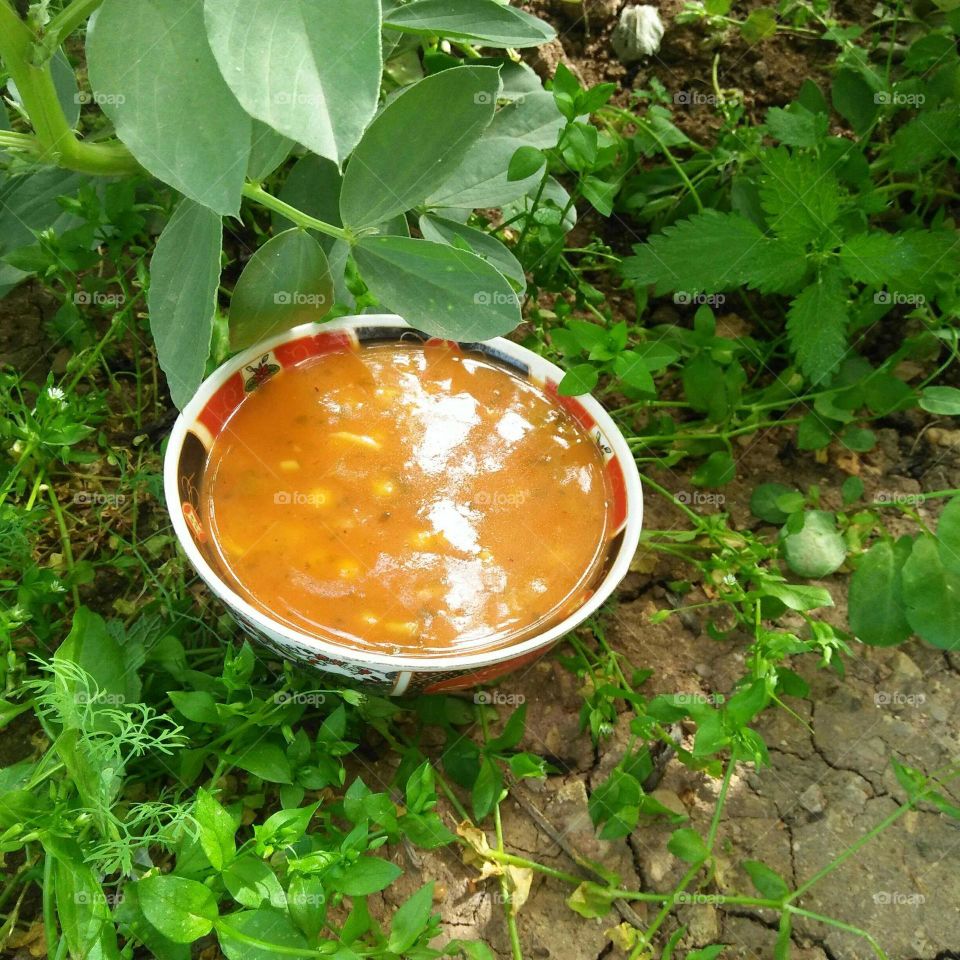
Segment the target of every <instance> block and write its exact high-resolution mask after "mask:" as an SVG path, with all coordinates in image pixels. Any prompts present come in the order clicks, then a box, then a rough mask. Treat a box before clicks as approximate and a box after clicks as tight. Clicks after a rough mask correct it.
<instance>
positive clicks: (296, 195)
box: [272, 155, 343, 251]
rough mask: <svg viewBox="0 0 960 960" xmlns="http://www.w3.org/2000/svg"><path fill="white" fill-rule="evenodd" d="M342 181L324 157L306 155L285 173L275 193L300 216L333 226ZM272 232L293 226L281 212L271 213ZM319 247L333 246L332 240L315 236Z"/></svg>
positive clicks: (338, 208)
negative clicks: (299, 211) (299, 212)
mask: <svg viewBox="0 0 960 960" xmlns="http://www.w3.org/2000/svg"><path fill="white" fill-rule="evenodd" d="M342 182H343V178H342V176H341V175H340V171H339V170H338V169H337V165H336V164H335V163H334V162H333V161H332V160H327V159H325V158H324V157H317V156H313V155H309V156H306V157H301V158H300V159H299V160H298V161H297V162H296V163H295V164H294V165H293V167H292V169H291V170H290V172H289V173H288V174H287V179H286V180H285V181H284V182H283V186H282V187H281V188H280V192H279V194H278V196H279V198H280V199H281V200H282V201H283V202H284V203H289V204H290V206H291V207H296V208H297V209H298V210H301V211H302V212H303V213H306V214H308V215H309V216H311V217H315V218H316V219H317V220H323V221H324V223H329V224H332V225H333V226H335V227H339V226H341V222H340V185H341V183H342ZM272 222H273V232H274V233H280V232H281V231H282V230H287V229H289V228H290V227H292V226H294V224H293V223H292V222H291V221H290V220H288V219H287V218H286V217H285V216H284V215H283V214H282V213H274V214H273V218H272ZM317 239H318V240H319V241H320V245H321V246H322V247H323V248H324V249H325V250H327V251H329V249H330V247H331V246H332V244H333V242H334V241H333V238H332V237H329V236H327V235H326V234H318V235H317Z"/></svg>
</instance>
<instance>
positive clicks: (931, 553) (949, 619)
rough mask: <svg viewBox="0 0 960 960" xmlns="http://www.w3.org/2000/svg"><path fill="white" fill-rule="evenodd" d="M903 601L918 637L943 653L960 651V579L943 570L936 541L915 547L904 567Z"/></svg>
mask: <svg viewBox="0 0 960 960" xmlns="http://www.w3.org/2000/svg"><path fill="white" fill-rule="evenodd" d="M903 597H904V602H905V603H906V607H907V620H908V621H909V623H910V626H911V627H913V629H914V632H915V633H917V634H918V635H919V636H921V637H922V638H923V639H924V640H926V641H927V643H932V644H933V646H935V647H940V649H941V650H956V649H958V648H960V576H958V575H957V574H955V573H953V572H952V571H950V570H948V569H947V568H946V567H945V566H944V564H943V558H942V557H941V555H940V551H939V549H938V545H937V541H936V539H935V538H934V537H930V536H921V537H919V538H918V539H917V541H916V543H914V545H913V551H912V552H911V553H910V556H909V558H908V559H907V562H906V563H905V564H904V565H903Z"/></svg>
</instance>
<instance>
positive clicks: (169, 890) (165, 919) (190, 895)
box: [137, 875, 218, 943]
mask: <svg viewBox="0 0 960 960" xmlns="http://www.w3.org/2000/svg"><path fill="white" fill-rule="evenodd" d="M137 893H138V895H139V897H140V909H141V910H142V911H143V915H144V916H145V917H146V918H147V919H148V920H149V921H150V923H152V924H153V925H154V926H155V927H156V928H157V930H159V931H160V933H162V934H163V935H164V936H165V937H168V938H169V939H170V940H172V941H173V942H174V943H193V941H194V940H198V939H199V938H200V937H202V936H205V935H206V934H208V933H209V932H210V931H211V930H212V929H213V924H214V922H215V921H216V919H217V915H218V912H217V901H216V898H215V897H214V895H213V891H212V890H210V889H209V887H205V886H204V885H203V884H202V883H198V882H197V881H196V880H187V879H186V878H185V877H174V876H169V875H166V876H164V875H158V876H153V877H146V878H145V879H143V880H141V881H139V882H138V883H137Z"/></svg>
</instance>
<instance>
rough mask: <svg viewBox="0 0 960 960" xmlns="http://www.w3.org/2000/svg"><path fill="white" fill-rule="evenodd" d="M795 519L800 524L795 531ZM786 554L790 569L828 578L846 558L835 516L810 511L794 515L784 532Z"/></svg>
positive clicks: (800, 573) (803, 575)
mask: <svg viewBox="0 0 960 960" xmlns="http://www.w3.org/2000/svg"><path fill="white" fill-rule="evenodd" d="M793 520H797V521H799V523H798V524H797V527H796V529H791V528H792V527H793ZM781 536H782V538H783V555H784V558H785V559H786V561H787V565H788V566H789V567H790V569H791V570H792V571H793V572H794V573H796V574H799V575H800V576H801V577H825V576H827V575H828V574H831V573H833V572H834V571H835V570H837V569H838V568H839V567H840V565H841V564H842V563H843V561H844V560H845V559H846V557H847V547H846V544H845V543H844V542H843V537H841V536H840V534H839V532H838V531H837V525H836V521H835V520H834V517H833V514H832V513H827V512H826V511H825V510H808V511H806V513H804V514H802V515H795V516H794V518H793V519H792V520H791V521H790V522H788V524H787V526H786V527H784V528H783V531H782V532H781Z"/></svg>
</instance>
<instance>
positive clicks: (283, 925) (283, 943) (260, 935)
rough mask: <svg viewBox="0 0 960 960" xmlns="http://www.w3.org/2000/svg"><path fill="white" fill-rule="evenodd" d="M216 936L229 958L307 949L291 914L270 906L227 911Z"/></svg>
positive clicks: (260, 958)
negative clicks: (233, 911)
mask: <svg viewBox="0 0 960 960" xmlns="http://www.w3.org/2000/svg"><path fill="white" fill-rule="evenodd" d="M217 936H218V937H219V939H220V949H221V950H223V952H224V955H225V956H226V957H227V958H228V960H277V958H278V957H282V956H284V955H286V956H303V955H309V950H310V945H309V944H308V943H307V941H306V940H305V939H304V937H303V934H302V933H300V931H299V930H297V928H296V927H295V926H294V925H293V922H292V921H291V919H290V917H288V916H287V914H286V913H285V912H283V911H282V910H274V909H272V908H270V907H261V908H260V909H259V910H241V911H239V912H237V913H230V914H227V916H225V917H223V918H222V919H221V921H220V923H218V924H217ZM314 946H316V944H314ZM274 948H276V949H274ZM345 949H346V948H345ZM345 956H349V953H346V954H345ZM354 956H356V954H354Z"/></svg>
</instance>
